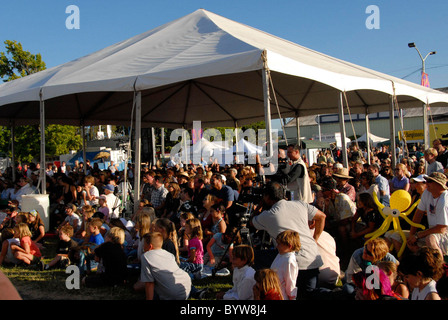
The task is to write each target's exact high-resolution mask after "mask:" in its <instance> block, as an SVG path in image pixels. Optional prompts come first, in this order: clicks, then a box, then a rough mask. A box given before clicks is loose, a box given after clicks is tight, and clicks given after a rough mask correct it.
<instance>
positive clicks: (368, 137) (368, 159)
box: [366, 111, 370, 164]
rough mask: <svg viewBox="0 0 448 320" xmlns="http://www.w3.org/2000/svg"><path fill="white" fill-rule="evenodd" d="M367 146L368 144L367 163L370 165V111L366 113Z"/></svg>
mask: <svg viewBox="0 0 448 320" xmlns="http://www.w3.org/2000/svg"><path fill="white" fill-rule="evenodd" d="M366 144H367V163H368V164H370V121H369V111H366Z"/></svg>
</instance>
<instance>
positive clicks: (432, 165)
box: [424, 148, 443, 176]
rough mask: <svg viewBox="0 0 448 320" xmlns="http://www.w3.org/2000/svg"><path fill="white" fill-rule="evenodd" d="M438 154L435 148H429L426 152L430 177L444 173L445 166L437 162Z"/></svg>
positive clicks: (427, 170) (427, 172)
mask: <svg viewBox="0 0 448 320" xmlns="http://www.w3.org/2000/svg"><path fill="white" fill-rule="evenodd" d="M437 155H438V152H437V150H436V149H434V148H429V149H426V150H425V155H424V157H425V160H426V162H427V167H426V174H427V175H428V176H429V175H430V174H431V173H433V172H442V173H443V166H442V164H441V163H440V162H439V161H437Z"/></svg>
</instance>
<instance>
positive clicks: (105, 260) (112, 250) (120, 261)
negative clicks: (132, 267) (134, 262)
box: [83, 227, 127, 288]
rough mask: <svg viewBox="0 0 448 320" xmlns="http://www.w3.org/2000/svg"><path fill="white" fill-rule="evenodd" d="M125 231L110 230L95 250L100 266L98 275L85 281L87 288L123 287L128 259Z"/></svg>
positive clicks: (118, 229) (86, 278)
mask: <svg viewBox="0 0 448 320" xmlns="http://www.w3.org/2000/svg"><path fill="white" fill-rule="evenodd" d="M124 238H125V234H124V230H123V229H120V228H118V227H113V228H112V229H110V231H109V233H108V234H107V236H106V240H105V242H104V243H103V244H101V245H99V246H98V247H97V248H96V249H95V261H96V262H97V263H99V264H100V266H101V268H100V266H98V270H97V272H96V274H91V275H89V276H87V277H85V278H84V279H83V283H84V284H85V285H86V286H87V287H91V288H92V287H101V286H114V285H122V284H124V283H125V281H126V274H127V257H126V254H125V253H124V249H123V243H124Z"/></svg>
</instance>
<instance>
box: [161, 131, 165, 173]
mask: <svg viewBox="0 0 448 320" xmlns="http://www.w3.org/2000/svg"><path fill="white" fill-rule="evenodd" d="M160 144H161V146H160V148H161V150H160V159H161V160H162V166H164V165H165V128H161V130H160Z"/></svg>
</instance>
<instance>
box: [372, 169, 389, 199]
mask: <svg viewBox="0 0 448 320" xmlns="http://www.w3.org/2000/svg"><path fill="white" fill-rule="evenodd" d="M369 171H370V172H372V173H373V175H374V176H375V183H376V184H377V185H378V189H379V190H380V194H379V196H380V199H379V200H380V202H381V203H382V204H384V205H385V206H386V207H388V206H389V201H390V187H389V181H388V180H387V179H386V178H385V177H383V176H382V175H381V174H380V166H379V165H378V164H377V163H372V164H371V165H370V166H369Z"/></svg>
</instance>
